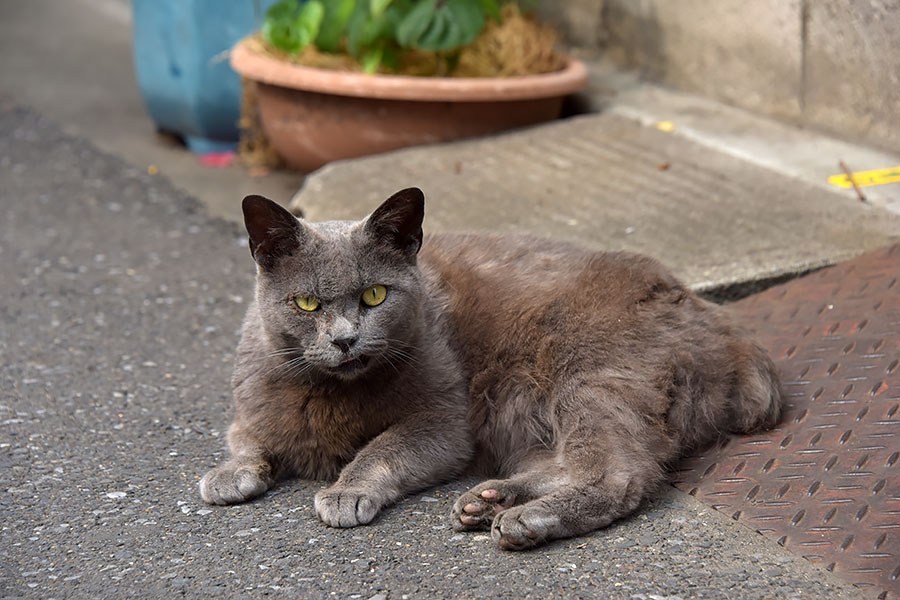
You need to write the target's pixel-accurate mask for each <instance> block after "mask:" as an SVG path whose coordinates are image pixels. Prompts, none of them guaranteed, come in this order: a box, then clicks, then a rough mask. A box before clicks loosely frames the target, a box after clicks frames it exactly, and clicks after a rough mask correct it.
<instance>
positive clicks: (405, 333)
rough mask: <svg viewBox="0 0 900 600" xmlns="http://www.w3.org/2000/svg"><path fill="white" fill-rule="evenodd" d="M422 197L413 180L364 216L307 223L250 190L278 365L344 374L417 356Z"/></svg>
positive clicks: (249, 219)
mask: <svg viewBox="0 0 900 600" xmlns="http://www.w3.org/2000/svg"><path fill="white" fill-rule="evenodd" d="M424 206H425V199H424V196H423V195H422V192H421V190H419V189H417V188H409V189H405V190H402V191H400V192H397V193H396V194H394V195H393V196H391V197H390V198H389V199H388V200H386V201H385V202H384V203H383V204H382V205H381V206H379V207H378V208H377V209H376V210H375V212H373V213H372V214H371V215H369V216H368V217H366V218H365V219H363V220H362V221H327V222H323V223H309V222H306V221H304V220H303V219H297V218H296V217H294V216H293V215H292V214H290V213H289V212H288V211H286V210H285V209H283V208H281V207H280V206H279V205H277V204H276V203H274V202H272V201H271V200H267V199H266V198H263V197H262V196H247V197H246V198H244V201H243V210H244V223H245V224H246V226H247V233H248V234H249V236H250V252H251V254H252V255H253V259H254V260H255V261H256V264H257V291H256V301H257V306H258V310H259V315H260V317H261V319H262V323H263V327H264V329H265V335H266V338H267V340H268V342H269V345H270V347H271V349H270V351H271V352H272V353H273V355H276V356H278V357H279V360H281V361H282V363H281V364H280V365H279V366H278V367H276V369H275V372H276V374H279V375H284V376H305V375H309V376H315V377H322V376H324V377H333V378H337V379H341V380H345V381H347V380H353V379H356V378H358V377H361V376H363V375H364V374H366V373H369V372H373V371H374V370H375V369H398V370H399V369H400V368H402V367H404V366H406V365H408V364H409V363H410V362H413V361H414V360H415V358H414V356H412V355H411V353H412V352H414V346H415V341H416V337H417V335H418V333H419V332H418V328H419V323H420V322H421V319H420V315H421V309H422V296H423V289H422V282H421V277H420V273H419V270H418V267H417V266H416V255H417V253H418V251H419V248H420V247H421V245H422V219H423V217H424Z"/></svg>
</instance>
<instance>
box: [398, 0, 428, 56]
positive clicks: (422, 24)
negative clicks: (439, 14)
mask: <svg viewBox="0 0 900 600" xmlns="http://www.w3.org/2000/svg"><path fill="white" fill-rule="evenodd" d="M436 7H437V0H420V1H419V2H417V3H416V5H415V6H414V7H413V8H412V10H410V11H409V12H408V13H407V14H406V16H405V17H403V18H402V19H401V20H400V23H399V24H398V25H397V43H398V44H400V46H402V47H404V48H415V47H417V43H418V41H419V38H420V37H422V34H423V33H425V30H426V29H428V26H429V25H430V24H431V21H432V19H433V18H434V12H435V8H436Z"/></svg>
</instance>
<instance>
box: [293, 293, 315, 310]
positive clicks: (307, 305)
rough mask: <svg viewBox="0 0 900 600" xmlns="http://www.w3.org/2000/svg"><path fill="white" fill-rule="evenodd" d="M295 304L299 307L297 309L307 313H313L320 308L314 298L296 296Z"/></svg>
mask: <svg viewBox="0 0 900 600" xmlns="http://www.w3.org/2000/svg"><path fill="white" fill-rule="evenodd" d="M294 304H296V305H297V308H299V309H300V310H305V311H306V312H312V311H314V310H316V309H317V308H319V301H318V300H316V299H315V298H313V297H312V296H294Z"/></svg>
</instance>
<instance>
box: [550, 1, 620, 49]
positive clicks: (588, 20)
mask: <svg viewBox="0 0 900 600" xmlns="http://www.w3.org/2000/svg"><path fill="white" fill-rule="evenodd" d="M603 1H604V0H543V1H542V2H540V3H538V5H537V7H536V11H537V13H538V15H539V16H540V17H541V19H543V20H544V21H547V22H549V23H552V24H553V25H555V26H556V27H557V28H558V29H559V30H560V31H561V32H562V34H563V35H564V36H565V38H566V40H567V41H568V42H569V43H570V44H574V45H576V46H585V47H588V48H592V47H597V46H599V45H600V44H601V43H602V41H603V37H604V33H605V32H604V30H603Z"/></svg>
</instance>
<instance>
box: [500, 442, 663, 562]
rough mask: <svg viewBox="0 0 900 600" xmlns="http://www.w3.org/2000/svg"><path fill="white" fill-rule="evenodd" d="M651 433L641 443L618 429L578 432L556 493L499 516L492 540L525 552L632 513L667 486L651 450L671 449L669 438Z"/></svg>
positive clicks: (565, 449) (564, 455)
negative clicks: (663, 486) (657, 489)
mask: <svg viewBox="0 0 900 600" xmlns="http://www.w3.org/2000/svg"><path fill="white" fill-rule="evenodd" d="M646 434H647V436H646V438H644V439H645V441H639V440H638V439H635V437H634V436H632V435H629V434H628V433H627V432H622V431H619V430H616V429H614V428H598V427H582V428H579V429H577V430H576V431H574V432H573V433H572V434H571V435H570V436H569V437H568V439H567V440H565V442H564V443H563V444H561V447H560V448H559V452H560V455H559V462H560V463H561V464H563V465H564V467H563V472H562V473H560V474H559V475H557V476H556V477H555V478H554V480H553V482H552V483H553V484H555V485H554V486H553V487H554V489H553V490H552V491H550V492H548V493H546V494H544V495H541V496H539V497H536V498H534V499H532V500H530V501H528V502H525V503H522V504H517V505H515V506H512V507H511V508H509V509H506V510H503V511H500V512H498V513H497V515H496V517H495V518H494V520H493V522H492V524H491V537H492V538H493V539H494V541H495V542H496V543H497V544H498V545H499V546H500V547H501V548H504V549H506V550H524V549H527V548H531V547H534V546H537V545H540V544H543V543H545V542H548V541H550V540H554V539H559V538H566V537H572V536H576V535H582V534H585V533H588V532H591V531H594V530H596V529H600V528H601V527H606V526H607V525H609V524H610V523H612V522H613V521H615V520H617V519H620V518H622V517H624V516H626V515H628V514H630V513H631V512H633V511H634V510H635V509H637V507H638V506H639V505H640V503H641V501H642V500H643V499H644V498H645V497H646V496H647V495H648V494H650V493H651V492H653V491H654V490H655V489H656V487H657V486H658V485H659V483H660V482H661V481H662V476H663V469H662V466H661V462H662V461H661V460H660V457H659V456H658V454H657V452H655V451H651V445H652V444H654V443H655V442H657V441H659V442H660V444H662V445H665V444H666V443H667V442H666V436H665V434H664V433H663V432H658V434H657V435H653V434H652V432H649V431H648V432H646ZM655 450H656V451H658V450H659V448H657V449H655Z"/></svg>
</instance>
